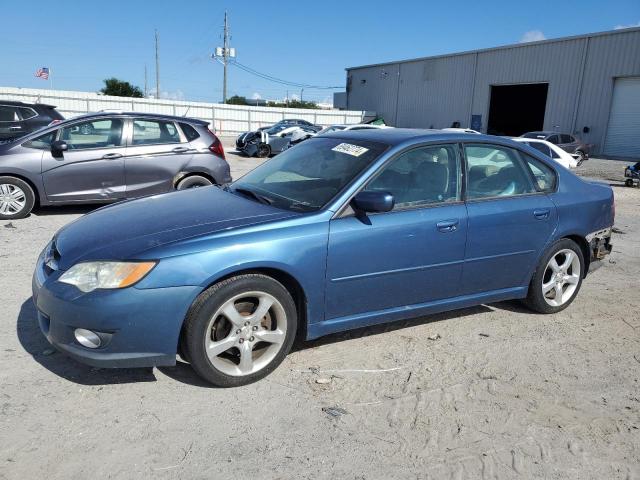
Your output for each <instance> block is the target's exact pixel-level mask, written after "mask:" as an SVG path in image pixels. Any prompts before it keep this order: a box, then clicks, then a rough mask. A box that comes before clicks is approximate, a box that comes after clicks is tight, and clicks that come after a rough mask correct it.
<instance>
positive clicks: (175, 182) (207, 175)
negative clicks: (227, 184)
mask: <svg viewBox="0 0 640 480" xmlns="http://www.w3.org/2000/svg"><path fill="white" fill-rule="evenodd" d="M195 176H198V177H204V178H206V179H207V180H209V181H210V182H211V183H213V184H214V185H219V184H220V183H219V182H218V181H216V179H215V178H214V177H213V175H211V174H210V173H207V172H203V171H189V172H180V173H178V174H177V175H176V176H175V177H173V188H174V189H175V188H178V184H179V183H180V182H181V181H182V180H184V179H185V178H189V177H195Z"/></svg>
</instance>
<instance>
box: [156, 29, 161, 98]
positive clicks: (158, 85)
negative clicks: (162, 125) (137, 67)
mask: <svg viewBox="0 0 640 480" xmlns="http://www.w3.org/2000/svg"><path fill="white" fill-rule="evenodd" d="M156 98H160V60H159V59H158V30H156Z"/></svg>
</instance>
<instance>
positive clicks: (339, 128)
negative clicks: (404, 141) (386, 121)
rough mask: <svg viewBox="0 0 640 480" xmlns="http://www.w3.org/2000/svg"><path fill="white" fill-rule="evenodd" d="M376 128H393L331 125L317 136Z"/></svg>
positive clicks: (360, 124) (363, 124) (365, 124)
mask: <svg viewBox="0 0 640 480" xmlns="http://www.w3.org/2000/svg"><path fill="white" fill-rule="evenodd" d="M374 128H391V127H388V126H387V125H371V124H368V123H354V124H351V125H329V126H328V127H324V128H323V129H322V130H320V131H319V132H318V133H317V134H316V135H322V134H323V133H331V132H339V131H346V130H371V129H374Z"/></svg>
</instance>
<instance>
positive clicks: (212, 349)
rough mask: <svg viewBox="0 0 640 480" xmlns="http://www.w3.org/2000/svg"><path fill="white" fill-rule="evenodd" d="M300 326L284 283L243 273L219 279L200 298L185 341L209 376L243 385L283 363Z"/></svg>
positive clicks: (191, 355) (189, 318) (194, 363)
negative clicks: (222, 279) (220, 280)
mask: <svg viewBox="0 0 640 480" xmlns="http://www.w3.org/2000/svg"><path fill="white" fill-rule="evenodd" d="M265 309H266V310H265ZM258 310H260V312H258ZM256 312H258V313H257V315H256ZM263 312H264V315H263V314H262V313H263ZM297 326H298V314H297V311H296V306H295V303H294V301H293V298H291V295H290V294H289V292H288V291H287V289H286V288H285V287H284V286H283V285H282V284H280V283H279V282H277V281H276V280H274V279H273V278H271V277H268V276H266V275H260V274H247V275H239V276H237V277H232V278H229V279H227V280H224V281H222V282H219V283H216V284H215V285H213V286H212V287H210V288H209V289H207V290H206V291H205V292H203V293H202V294H201V295H200V296H199V297H198V298H197V299H196V301H195V302H194V303H193V305H192V306H191V308H190V309H189V313H188V314H187V318H186V320H185V325H184V328H183V331H182V335H183V337H184V339H183V342H182V343H181V345H182V346H183V347H182V348H183V349H184V350H186V353H185V356H186V357H187V358H188V359H189V361H190V363H191V366H192V367H193V369H194V370H195V371H196V373H197V374H198V375H199V376H200V377H202V378H203V379H204V380H206V381H207V382H210V383H212V384H214V385H216V386H218V387H238V386H241V385H247V384H249V383H253V382H255V381H257V380H260V379H261V378H264V377H266V376H267V375H269V373H271V372H272V371H273V370H275V368H276V367H277V366H278V365H280V363H281V362H282V361H283V360H284V358H285V357H286V356H287V354H288V353H289V351H290V350H291V346H292V345H293V341H294V339H295V337H296V330H297ZM261 339H262V341H261Z"/></svg>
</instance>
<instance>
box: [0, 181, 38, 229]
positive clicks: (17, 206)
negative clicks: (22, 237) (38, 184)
mask: <svg viewBox="0 0 640 480" xmlns="http://www.w3.org/2000/svg"><path fill="white" fill-rule="evenodd" d="M35 201H36V198H35V193H34V192H33V189H32V188H31V186H29V184H28V183H27V182H25V181H24V180H20V179H19V178H15V177H0V220H12V219H17V218H24V217H26V216H27V215H29V213H30V212H31V210H32V209H33V205H34V204H35Z"/></svg>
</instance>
